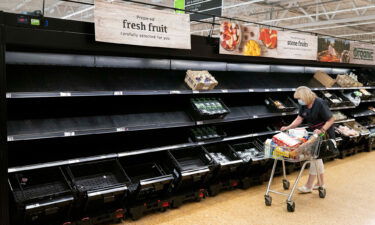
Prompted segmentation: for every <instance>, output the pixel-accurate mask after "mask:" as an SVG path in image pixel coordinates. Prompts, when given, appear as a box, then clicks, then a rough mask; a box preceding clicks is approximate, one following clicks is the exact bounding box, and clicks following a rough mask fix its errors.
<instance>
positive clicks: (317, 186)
mask: <svg viewBox="0 0 375 225" xmlns="http://www.w3.org/2000/svg"><path fill="white" fill-rule="evenodd" d="M319 187H320V186H319V185H317V184H315V185H314V187H313V190H319ZM321 187H322V188H323V189H325V188H326V186H325V185H324V184H323V185H322V186H321Z"/></svg>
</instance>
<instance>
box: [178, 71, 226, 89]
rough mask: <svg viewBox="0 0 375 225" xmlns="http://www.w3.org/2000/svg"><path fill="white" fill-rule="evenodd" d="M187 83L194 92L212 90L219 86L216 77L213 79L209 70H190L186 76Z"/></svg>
mask: <svg viewBox="0 0 375 225" xmlns="http://www.w3.org/2000/svg"><path fill="white" fill-rule="evenodd" d="M185 83H186V84H187V85H188V86H189V87H190V88H191V89H192V90H212V89H214V88H215V87H216V86H217V85H218V84H219V83H218V82H217V80H216V79H215V77H213V76H212V75H211V74H210V73H209V72H208V71H207V70H202V71H192V70H188V71H187V72H186V76H185Z"/></svg>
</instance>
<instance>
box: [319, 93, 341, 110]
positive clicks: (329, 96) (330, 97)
mask: <svg viewBox="0 0 375 225" xmlns="http://www.w3.org/2000/svg"><path fill="white" fill-rule="evenodd" d="M322 95H323V96H324V99H326V100H327V102H328V105H329V106H331V107H335V106H339V105H341V104H342V103H343V102H344V100H343V99H342V98H340V97H339V96H337V95H336V94H334V93H331V92H328V91H322Z"/></svg>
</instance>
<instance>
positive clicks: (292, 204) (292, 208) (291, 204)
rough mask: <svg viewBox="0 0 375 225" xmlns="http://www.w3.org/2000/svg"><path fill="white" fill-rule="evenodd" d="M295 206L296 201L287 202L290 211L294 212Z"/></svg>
mask: <svg viewBox="0 0 375 225" xmlns="http://www.w3.org/2000/svg"><path fill="white" fill-rule="evenodd" d="M295 208H296V203H294V202H293V201H290V202H287V203H286V209H287V210H288V212H294V210H295Z"/></svg>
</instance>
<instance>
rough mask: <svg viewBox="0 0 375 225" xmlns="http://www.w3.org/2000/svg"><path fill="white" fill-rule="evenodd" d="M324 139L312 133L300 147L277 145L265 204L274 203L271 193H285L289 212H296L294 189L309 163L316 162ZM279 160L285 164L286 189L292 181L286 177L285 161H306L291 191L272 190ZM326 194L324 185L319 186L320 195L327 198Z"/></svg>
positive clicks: (284, 179) (284, 185)
mask: <svg viewBox="0 0 375 225" xmlns="http://www.w3.org/2000/svg"><path fill="white" fill-rule="evenodd" d="M322 139H323V138H322V136H318V135H312V136H310V138H309V140H308V141H307V142H306V143H304V144H301V145H300V146H299V147H294V148H290V147H285V146H276V147H275V149H274V153H273V156H272V158H273V159H274V163H273V166H272V171H271V176H270V180H269V182H268V185H267V190H266V194H265V195H264V200H265V204H266V205H267V206H271V204H272V197H271V196H270V193H274V194H279V195H284V196H287V200H286V204H287V210H288V212H294V210H295V203H294V201H292V197H293V194H294V191H295V189H296V187H297V185H298V182H299V180H300V178H301V176H302V174H303V171H304V169H305V167H306V166H307V164H309V163H310V164H311V163H315V164H316V159H317V158H318V156H319V151H320V146H321V143H322ZM277 161H281V162H282V166H283V177H284V178H283V188H284V190H288V189H289V187H290V183H289V181H288V180H287V177H286V170H285V161H286V162H290V163H299V162H304V163H303V164H302V167H301V170H300V172H299V174H298V176H297V178H296V179H295V182H294V184H293V187H292V190H291V191H290V192H289V193H283V192H278V191H275V190H271V184H272V180H273V178H274V175H275V170H276V165H277ZM317 177H318V182H319V183H320V177H319V176H317ZM325 196H326V190H325V189H324V188H323V187H319V197H320V198H325Z"/></svg>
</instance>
